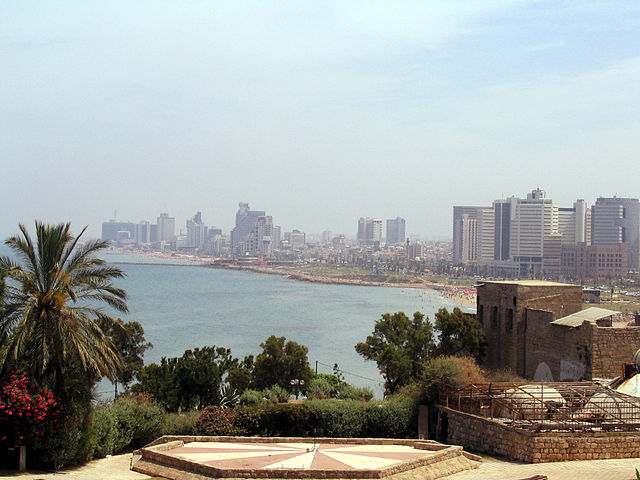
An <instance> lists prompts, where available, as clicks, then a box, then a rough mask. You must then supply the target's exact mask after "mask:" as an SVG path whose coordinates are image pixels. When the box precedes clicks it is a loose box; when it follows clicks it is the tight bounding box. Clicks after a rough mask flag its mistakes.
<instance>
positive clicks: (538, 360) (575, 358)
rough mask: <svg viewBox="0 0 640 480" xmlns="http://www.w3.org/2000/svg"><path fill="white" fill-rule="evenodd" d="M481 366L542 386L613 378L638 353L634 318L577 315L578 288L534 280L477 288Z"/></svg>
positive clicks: (639, 330) (592, 311)
mask: <svg viewBox="0 0 640 480" xmlns="http://www.w3.org/2000/svg"><path fill="white" fill-rule="evenodd" d="M477 291H478V296H477V318H478V320H479V321H480V323H481V324H482V328H483V330H484V333H485V336H486V339H487V357H486V366H487V367H489V368H492V369H502V368H509V369H511V370H512V371H514V372H515V373H517V374H518V375H521V376H523V377H525V378H535V379H537V380H544V381H565V380H566V381H573V380H590V379H592V378H613V377H616V376H618V375H620V373H621V368H622V364H623V363H625V362H629V361H631V358H632V357H633V354H634V353H635V352H636V350H638V348H640V327H639V326H638V322H637V320H636V318H635V317H634V316H633V315H630V314H622V313H620V312H614V311H611V310H606V309H602V308H589V309H586V310H584V311H583V310H582V287H580V286H579V285H569V284H563V283H555V282H543V281H536V280H523V281H501V282H494V281H487V282H483V283H482V284H481V285H478V288H477Z"/></svg>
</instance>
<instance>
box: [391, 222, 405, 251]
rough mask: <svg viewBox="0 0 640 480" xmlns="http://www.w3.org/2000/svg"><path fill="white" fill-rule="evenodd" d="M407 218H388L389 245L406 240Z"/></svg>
mask: <svg viewBox="0 0 640 480" xmlns="http://www.w3.org/2000/svg"><path fill="white" fill-rule="evenodd" d="M404 232H405V220H404V218H400V217H396V218H393V219H390V220H387V245H397V244H398V243H404V241H405V238H406V237H405V233H404Z"/></svg>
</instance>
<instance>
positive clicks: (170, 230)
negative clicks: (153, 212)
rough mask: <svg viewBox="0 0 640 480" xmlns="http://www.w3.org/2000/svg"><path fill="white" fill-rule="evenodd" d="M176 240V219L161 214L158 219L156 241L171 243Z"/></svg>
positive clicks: (166, 214)
mask: <svg viewBox="0 0 640 480" xmlns="http://www.w3.org/2000/svg"><path fill="white" fill-rule="evenodd" d="M175 240H176V219H175V218H174V217H170V216H169V214H168V213H161V214H160V216H159V217H158V241H159V242H162V243H171V242H175Z"/></svg>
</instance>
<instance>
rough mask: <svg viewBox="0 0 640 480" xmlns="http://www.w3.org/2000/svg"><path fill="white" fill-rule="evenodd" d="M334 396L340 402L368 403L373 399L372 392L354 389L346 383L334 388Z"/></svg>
mask: <svg viewBox="0 0 640 480" xmlns="http://www.w3.org/2000/svg"><path fill="white" fill-rule="evenodd" d="M334 396H335V398H338V399H342V400H362V401H365V402H368V401H369V400H371V399H372V398H373V392H372V391H371V390H370V389H368V388H365V387H354V386H353V385H349V384H348V383H341V384H339V385H338V386H337V387H336V389H335V393H334Z"/></svg>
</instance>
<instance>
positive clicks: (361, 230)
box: [358, 217, 382, 245]
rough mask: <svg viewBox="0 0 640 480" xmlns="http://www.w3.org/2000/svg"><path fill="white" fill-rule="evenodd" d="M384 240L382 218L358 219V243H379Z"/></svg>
mask: <svg viewBox="0 0 640 480" xmlns="http://www.w3.org/2000/svg"><path fill="white" fill-rule="evenodd" d="M381 240H382V220H381V219H378V218H369V217H360V219H359V220H358V243H360V245H374V244H376V243H377V244H379V243H380V241H381Z"/></svg>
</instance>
